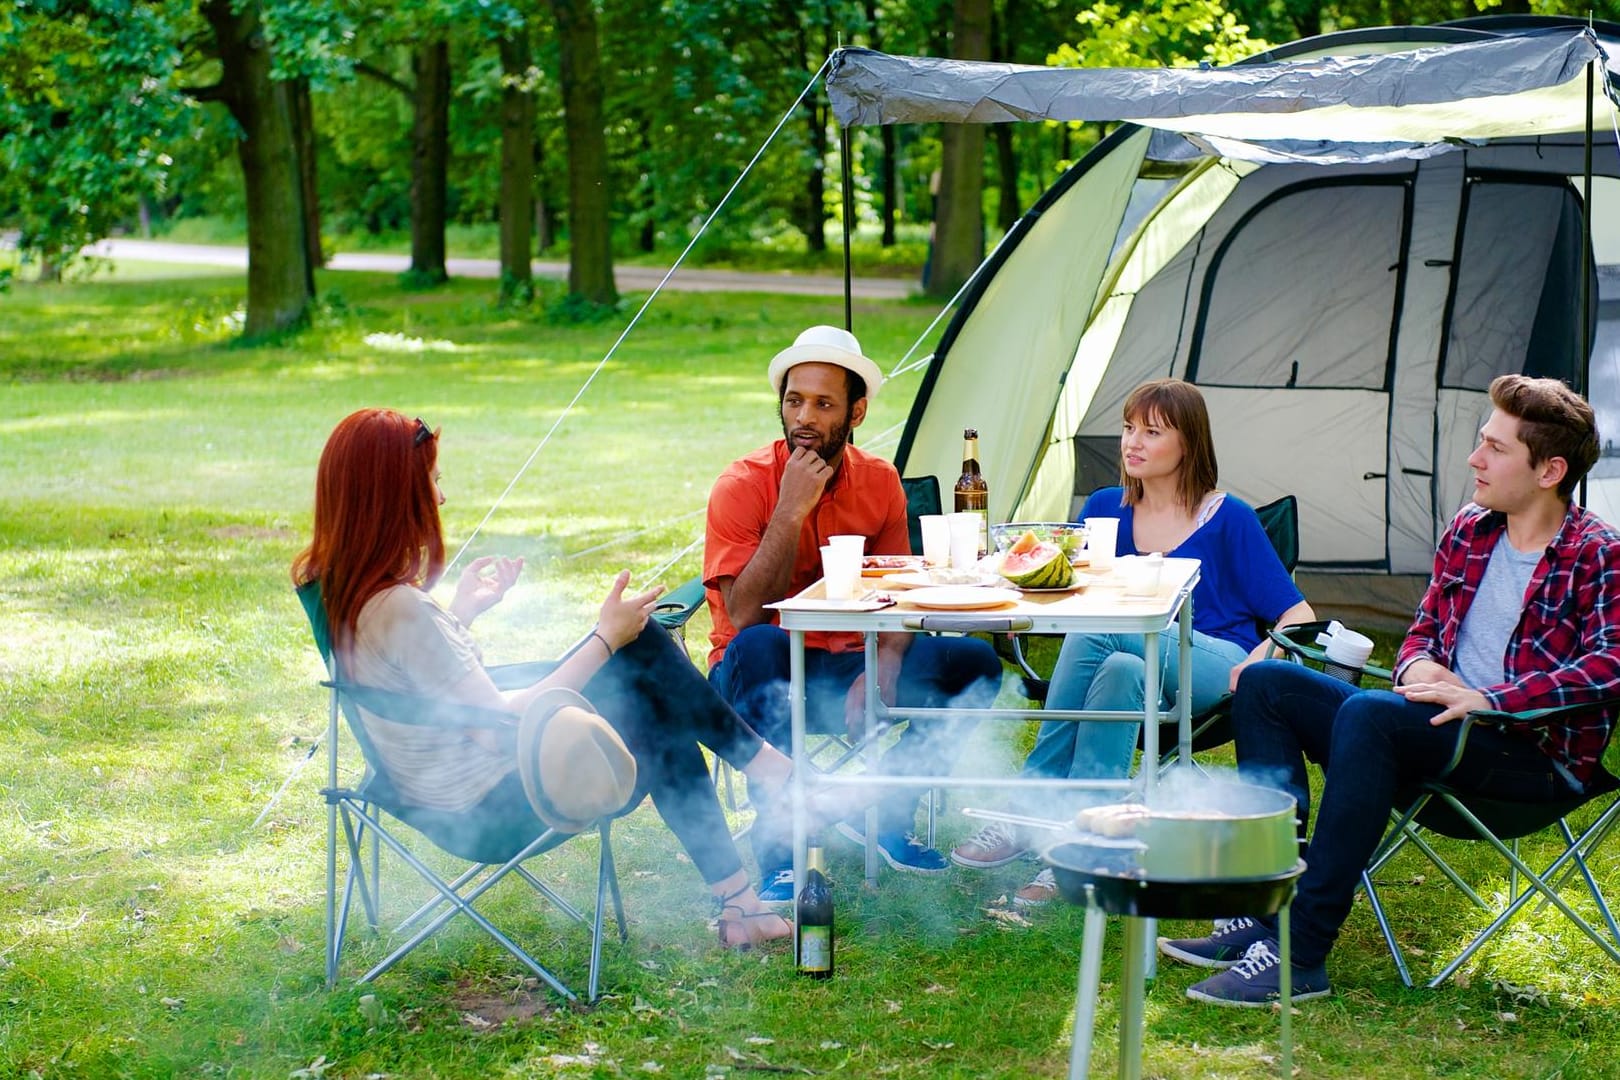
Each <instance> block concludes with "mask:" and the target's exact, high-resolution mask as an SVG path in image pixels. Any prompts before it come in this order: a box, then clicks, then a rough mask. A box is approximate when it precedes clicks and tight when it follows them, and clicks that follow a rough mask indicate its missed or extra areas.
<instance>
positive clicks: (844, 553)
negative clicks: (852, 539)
mask: <svg viewBox="0 0 1620 1080" xmlns="http://www.w3.org/2000/svg"><path fill="white" fill-rule="evenodd" d="M821 580H822V582H823V584H824V585H825V587H826V590H827V599H829V600H853V599H854V598H855V591H856V589H857V588H858V587H859V586H860V580H861V549H860V548H858V547H855V546H853V545H850V544H823V545H822V547H821Z"/></svg>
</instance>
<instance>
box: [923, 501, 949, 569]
mask: <svg viewBox="0 0 1620 1080" xmlns="http://www.w3.org/2000/svg"><path fill="white" fill-rule="evenodd" d="M917 521H918V523H919V524H920V525H921V526H922V548H923V550H922V556H923V564H924V565H925V566H949V565H950V562H951V523H950V521H949V520H948V519H947V518H946V517H945V515H944V514H924V515H922V516H921V517H919V518H918V519H917Z"/></svg>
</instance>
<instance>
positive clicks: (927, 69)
mask: <svg viewBox="0 0 1620 1080" xmlns="http://www.w3.org/2000/svg"><path fill="white" fill-rule="evenodd" d="M1603 60H1604V52H1603V50H1602V48H1601V47H1600V46H1599V44H1598V40H1597V38H1596V37H1595V36H1594V35H1593V34H1592V33H1590V32H1589V31H1587V30H1584V29H1581V30H1557V31H1549V32H1546V33H1539V34H1527V35H1516V36H1512V37H1504V38H1492V39H1488V40H1482V41H1470V42H1464V43H1459V44H1453V45H1441V46H1434V47H1429V48H1418V49H1411V50H1408V51H1404V52H1394V53H1384V54H1379V55H1370V56H1322V57H1313V58H1309V59H1300V60H1282V61H1276V62H1271V63H1260V64H1239V65H1234V66H1232V67H1223V68H1049V67H1033V66H1027V65H1018V64H998V63H988V62H980V61H965V60H948V59H938V58H933V57H919V56H891V55H888V54H886V53H879V52H873V51H872V50H869V49H840V50H839V51H838V52H837V53H835V54H834V57H833V64H832V71H831V74H830V75H828V77H827V92H828V95H829V97H830V98H831V99H832V107H833V113H834V115H835V116H836V117H837V119H838V122H839V123H840V124H842V125H846V126H848V125H857V124H859V125H867V124H903V123H939V122H944V123H969V124H972V123H983V124H988V123H1000V122H1005V121H1014V120H1070V121H1129V122H1132V123H1136V124H1141V125H1143V126H1144V127H1152V128H1158V129H1161V130H1165V131H1173V132H1179V133H1182V134H1184V135H1187V136H1189V137H1192V138H1203V139H1220V140H1234V141H1237V142H1242V143H1249V144H1266V143H1279V144H1288V143H1295V144H1298V143H1301V142H1303V143H1307V144H1309V143H1315V142H1318V141H1320V140H1321V138H1322V135H1323V133H1324V132H1332V135H1333V142H1335V143H1338V144H1340V145H1343V144H1383V145H1382V146H1381V147H1380V152H1382V153H1388V152H1389V148H1390V144H1401V145H1406V146H1422V145H1433V144H1441V143H1450V142H1459V141H1461V142H1475V141H1483V140H1487V139H1494V138H1504V137H1509V136H1521V137H1523V136H1535V135H1549V134H1555V133H1564V132H1575V131H1583V130H1585V127H1586V114H1587V103H1586V70H1587V65H1589V64H1592V63H1594V62H1596V63H1598V64H1599V68H1598V71H1599V73H1600V74H1601V76H1603V77H1600V78H1598V79H1597V85H1596V87H1595V93H1594V96H1595V97H1597V99H1598V102H1599V103H1600V104H1599V107H1598V111H1597V114H1596V115H1597V117H1598V118H1599V119H1598V122H1599V123H1602V124H1604V126H1607V122H1606V120H1604V119H1602V118H1603V117H1605V116H1606V115H1607V114H1606V113H1604V112H1603V106H1602V104H1601V103H1602V102H1603V101H1604V100H1605V99H1606V97H1608V96H1609V95H1611V94H1612V91H1611V89H1610V87H1609V83H1608V79H1607V77H1606V75H1607V72H1606V71H1605V70H1604V68H1603V67H1602V63H1603ZM1608 107H1609V108H1612V107H1613V106H1612V103H1611V104H1610V105H1609V106H1608ZM1292 149H1293V150H1295V152H1297V149H1298V147H1297V145H1296V146H1295V147H1293V148H1292Z"/></svg>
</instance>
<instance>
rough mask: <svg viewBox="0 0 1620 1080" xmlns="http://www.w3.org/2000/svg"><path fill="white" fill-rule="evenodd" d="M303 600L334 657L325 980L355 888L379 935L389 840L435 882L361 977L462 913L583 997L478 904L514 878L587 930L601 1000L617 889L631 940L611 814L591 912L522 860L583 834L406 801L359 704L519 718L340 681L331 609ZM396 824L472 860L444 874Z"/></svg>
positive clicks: (591, 989)
mask: <svg viewBox="0 0 1620 1080" xmlns="http://www.w3.org/2000/svg"><path fill="white" fill-rule="evenodd" d="M298 598H299V600H300V601H301V602H302V604H303V605H304V611H305V613H306V614H307V615H308V616H309V621H310V627H311V629H312V631H313V632H314V636H315V641H316V645H317V646H318V647H319V648H320V651H321V656H322V659H323V660H325V661H326V664H327V671H328V674H329V678H327V679H326V680H323V681H322V683H321V685H322V686H324V687H326V688H328V690H329V691H330V705H329V708H328V716H327V732H326V745H327V786H326V787H325V788H324V789H323V790H322V792H321V794H322V795H323V796H324V798H325V800H326V808H327V811H326V984H327V987H328V988H329V989H330V988H331V987H332V986H334V985H336V982H337V972H338V965H339V961H340V959H341V957H342V952H343V946H344V943H345V941H346V939H347V937H348V927H349V917H350V915H351V912H352V908H353V902H354V899H355V897H356V896H357V895H358V897H359V899H360V904H361V908H362V910H363V913H364V916H365V920H366V925H367V926H369V927H370V929H371V930H372V931H373V932H376V931H377V929H378V922H379V916H380V908H381V903H380V901H381V889H382V876H381V869H382V867H381V849H382V848H387V849H388V850H389V851H391V852H393V853H394V854H395V855H396V856H398V857H399V859H400V860H401V861H402V862H403V863H404V864H405V865H406V866H408V867H409V868H410V869H412V870H414V871H415V872H416V874H417V876H418V877H419V878H421V880H422V882H423V883H424V884H426V885H427V886H428V888H429V889H430V890H431V891H430V894H429V897H428V899H427V901H426V902H425V903H423V904H422V905H421V906H420V907H418V908H417V909H416V911H415V912H413V913H412V914H411V915H410V916H409V917H407V918H406V919H405V920H404V921H403V922H402V923H400V924H399V926H398V927H396V928H395V930H394V933H396V934H408V935H409V936H408V937H407V938H406V940H404V941H403V942H402V943H401V944H399V945H398V946H397V947H396V948H394V949H393V951H391V952H390V953H389V954H388V955H387V956H386V957H384V958H383V959H382V960H381V961H379V962H378V963H377V964H376V965H374V966H373V967H372V968H371V969H370V970H368V971H367V972H366V973H365V974H363V975H361V976H360V979H359V981H360V982H362V983H365V982H370V981H371V980H372V979H375V978H377V977H378V976H379V975H381V974H383V973H384V972H385V971H387V970H389V969H390V968H392V967H393V966H394V965H395V964H397V963H398V962H399V961H400V960H402V959H403V958H404V957H405V956H406V955H407V954H409V953H410V952H411V950H412V949H414V948H416V947H417V946H418V945H420V944H421V943H422V942H424V941H426V940H427V939H428V938H429V937H431V936H432V935H433V934H434V933H435V932H437V931H438V930H439V929H440V928H441V927H443V926H444V925H445V924H447V923H448V922H450V921H451V920H452V919H453V918H454V917H456V916H457V915H461V916H465V917H466V918H467V919H469V920H471V921H472V922H473V923H474V924H475V925H477V926H478V927H479V928H480V929H482V930H483V931H484V932H485V933H487V934H489V936H490V937H492V938H493V939H494V940H495V941H496V942H497V943H498V944H499V945H500V946H501V947H502V948H504V949H505V950H506V951H507V952H508V953H510V954H511V955H512V956H513V957H514V958H515V959H516V960H517V961H518V962H519V963H521V964H522V965H523V966H524V967H526V968H528V969H529V970H530V971H532V972H533V973H534V974H535V975H537V976H538V977H539V978H541V979H543V980H544V981H545V982H546V983H547V985H549V986H551V987H552V989H554V990H556V991H557V992H558V993H559V994H561V995H562V996H563V997H565V998H567V999H569V1000H571V1001H572V1000H577V998H576V995H575V994H574V992H573V991H572V990H570V989H569V988H568V986H567V985H565V984H564V983H563V981H562V980H561V979H560V978H559V977H558V976H557V975H555V974H554V973H553V972H552V971H550V970H549V969H548V968H547V967H545V966H544V965H542V964H541V963H540V962H539V961H538V960H536V959H535V957H534V956H533V955H532V954H531V953H530V952H529V951H527V950H525V949H524V948H523V947H521V946H519V945H518V944H517V943H516V942H515V941H513V940H512V938H511V937H509V936H508V935H507V934H506V933H505V932H504V931H503V930H501V929H500V928H499V927H497V926H496V925H495V924H494V923H493V922H491V921H490V920H489V918H488V917H486V915H485V914H484V913H483V912H481V911H479V910H478V908H477V907H475V906H474V905H475V903H476V901H478V900H479V899H480V898H481V897H482V896H483V895H484V894H485V893H487V892H488V891H489V890H490V889H491V888H493V887H494V886H495V885H496V884H498V883H499V882H501V881H503V880H506V879H508V878H516V879H518V880H521V881H524V882H526V883H527V884H528V885H529V886H530V887H531V888H532V889H534V891H535V892H536V893H537V894H539V895H540V896H541V897H543V898H544V899H545V900H548V901H550V902H551V903H552V904H554V905H556V907H557V909H558V910H559V911H561V912H562V913H563V914H564V915H565V916H567V917H568V918H569V919H571V920H573V921H574V922H577V923H579V924H581V925H583V926H585V927H587V928H588V929H589V931H590V966H589V972H588V983H587V990H586V999H587V1000H589V1001H594V1000H596V997H597V988H598V984H599V981H600V973H601V957H602V940H603V938H602V930H603V921H604V913H605V910H606V902H607V898H608V897H609V896H610V895H611V897H612V902H613V910H614V915H615V919H616V921H617V924H618V931H619V940H620V941H621V942H622V941H624V940H625V938H626V928H625V919H624V905H623V901H622V898H621V896H620V894H619V883H618V877H617V874H616V873H615V870H614V865H613V844H612V823H611V820H610V819H609V818H603V819H602V820H600V821H599V822H597V823H596V825H595V827H594V831H595V832H596V834H597V836H598V838H599V852H598V857H597V873H596V902H595V910H594V914H593V915H592V916H586V915H585V914H583V913H581V912H580V911H579V910H578V909H577V908H575V907H574V906H573V905H572V904H570V903H569V902H568V901H567V900H565V899H564V898H563V897H562V896H561V895H559V894H558V893H557V892H556V891H555V890H553V889H552V888H551V887H550V886H549V885H547V884H546V883H545V882H543V881H541V880H540V879H539V878H538V877H537V876H536V875H535V874H534V873H533V872H532V871H531V870H530V869H529V868H528V866H527V865H525V864H526V863H527V862H528V861H529V860H530V859H532V858H534V857H535V856H536V855H539V854H541V853H543V852H546V851H550V850H551V849H553V848H555V847H558V846H560V845H561V844H563V843H565V842H566V841H568V840H569V839H571V838H572V837H573V836H574V835H577V834H573V833H564V832H559V831H558V830H556V829H547V830H545V831H543V832H541V833H540V834H539V835H537V836H536V835H526V834H525V833H523V832H518V831H515V830H513V829H509V828H508V829H501V828H491V827H489V826H488V825H487V823H476V824H475V823H473V822H472V821H471V819H470V818H469V816H468V815H465V814H457V813H447V812H444V811H439V810H430V809H426V808H423V807H420V806H414V805H412V804H410V803H409V802H408V801H406V800H405V799H404V798H403V797H402V796H401V795H400V793H399V792H398V790H397V789H396V788H395V786H394V784H393V783H392V782H391V781H390V779H389V777H388V774H387V773H386V771H384V770H383V768H382V767H381V766H382V758H381V757H380V756H379V755H378V753H377V751H376V748H375V746H374V745H373V743H372V742H371V739H370V737H369V735H368V733H367V731H366V727H365V722H364V720H363V719H362V717H361V716H360V712H359V710H360V709H362V708H363V709H364V710H365V711H366V712H368V713H371V714H372V715H374V716H378V717H382V718H384V719H386V720H389V721H392V722H394V723H399V724H410V725H415V726H433V727H440V728H453V729H457V730H464V731H472V730H481V731H488V732H491V733H493V734H494V735H495V736H496V737H497V738H499V739H502V740H515V736H516V729H515V727H514V725H513V723H512V717H511V716H510V715H508V714H506V713H500V712H494V711H491V710H486V709H479V708H473V707H470V706H461V705H447V704H445V703H443V702H439V701H434V700H431V699H427V698H420V697H414V696H411V695H406V694H396V693H393V692H390V691H386V690H381V689H378V688H375V687H368V686H361V685H358V684H354V683H348V682H343V681H341V680H339V679H337V678H336V677H335V676H334V675H332V672H333V671H334V667H335V665H334V664H333V659H332V646H331V635H330V632H329V629H328V625H327V621H326V611H325V608H324V607H323V606H322V603H321V598H320V588H319V585H318V584H317V583H314V582H311V583H309V584H306V585H303V586H301V587H300V588H299V590H298ZM549 666H550V665H510V666H508V667H505V668H500V667H497V668H491V669H490V674H491V677H492V678H493V679H495V681H496V684H497V685H501V684H502V683H503V682H504V683H506V684H507V685H508V688H511V687H515V686H523V685H530V684H532V683H533V682H534V681H535V680H536V679H537V678H539V677H540V676H541V675H543V674H544V671H545V670H548V669H549ZM547 698H549V699H550V700H549V701H547V702H546V703H545V704H544V705H542V706H539V707H550V708H561V707H562V706H564V705H569V704H573V705H582V706H585V707H588V704H589V703H587V702H585V700H584V699H583V698H581V697H579V695H577V694H575V693H573V692H572V691H568V690H559V691H553V692H551V693H550V694H548V695H547ZM340 713H341V714H342V716H343V717H344V719H345V720H346V721H347V727H348V730H349V733H350V734H351V735H352V736H353V738H354V741H355V743H356V745H358V747H359V748H360V752H361V755H362V756H363V758H364V760H365V764H366V768H365V772H364V775H363V777H362V779H361V780H360V782H359V783H358V784H354V785H345V784H342V783H340V782H339V775H338V758H339V741H340V729H339V725H338V716H339V714H340ZM639 801H640V800H639V799H635V798H632V799H631V801H630V803H629V804H628V806H627V808H626V809H627V810H628V809H629V807H633V806H635V805H636V803H637V802H639ZM340 824H341V826H342V835H343V847H344V849H345V850H346V851H347V853H348V867H347V870H346V873H345V877H344V883H343V888H342V897H341V900H340V899H339V896H338V887H337V861H338V847H339V844H338V829H339V825H340ZM398 826H405V827H406V828H408V829H409V830H411V831H414V832H415V833H417V834H419V835H420V836H422V837H423V838H425V839H426V840H428V841H429V842H431V843H432V845H433V846H434V847H436V848H438V849H439V850H441V851H443V852H446V853H448V854H450V855H452V856H455V857H457V858H458V859H461V860H464V861H465V862H466V863H468V864H469V865H468V866H466V868H465V869H463V870H462V871H461V872H460V873H459V874H457V875H456V876H455V877H454V878H452V879H450V880H446V879H445V878H444V877H441V876H440V875H439V873H437V872H436V871H435V870H434V869H433V868H432V867H430V866H429V865H428V864H427V863H426V862H425V861H424V858H423V856H421V855H418V854H417V853H416V852H415V851H413V850H412V846H411V844H410V842H409V836H408V834H407V833H406V832H405V831H404V830H403V829H401V828H399V827H398Z"/></svg>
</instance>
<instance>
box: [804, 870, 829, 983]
mask: <svg viewBox="0 0 1620 1080" xmlns="http://www.w3.org/2000/svg"><path fill="white" fill-rule="evenodd" d="M805 864H806V867H807V869H806V870H805V874H804V885H803V887H801V888H800V889H799V898H798V904H797V908H796V911H795V918H796V919H797V921H798V924H799V955H798V967H799V974H801V975H808V976H810V977H811V978H812V979H830V978H832V973H833V899H832V889H831V888H830V887H828V885H827V875H826V872H825V870H824V866H823V863H822V861H821V848H820V847H819V846H812V847H811V848H810V854H809V858H807V859H806V860H805Z"/></svg>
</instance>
